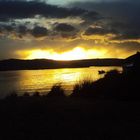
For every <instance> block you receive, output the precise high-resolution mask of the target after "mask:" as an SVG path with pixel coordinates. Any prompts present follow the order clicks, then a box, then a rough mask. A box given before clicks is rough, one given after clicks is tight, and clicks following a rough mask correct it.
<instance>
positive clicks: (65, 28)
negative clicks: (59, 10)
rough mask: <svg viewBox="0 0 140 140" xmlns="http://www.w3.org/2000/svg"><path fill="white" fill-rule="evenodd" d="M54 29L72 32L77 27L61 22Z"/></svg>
mask: <svg viewBox="0 0 140 140" xmlns="http://www.w3.org/2000/svg"><path fill="white" fill-rule="evenodd" d="M54 30H55V31H58V32H72V31H75V28H74V27H73V26H72V25H69V24H65V23H61V24H57V25H56V26H55V28H54Z"/></svg>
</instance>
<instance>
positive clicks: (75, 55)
mask: <svg viewBox="0 0 140 140" xmlns="http://www.w3.org/2000/svg"><path fill="white" fill-rule="evenodd" d="M105 54H106V51H105V50H96V49H89V50H86V49H84V48H81V47H76V48H74V49H73V50H71V51H67V52H63V53H59V52H54V51H52V50H33V51H30V52H29V55H28V56H27V57H26V59H42V58H45V59H53V60H81V59H91V58H104V57H105Z"/></svg>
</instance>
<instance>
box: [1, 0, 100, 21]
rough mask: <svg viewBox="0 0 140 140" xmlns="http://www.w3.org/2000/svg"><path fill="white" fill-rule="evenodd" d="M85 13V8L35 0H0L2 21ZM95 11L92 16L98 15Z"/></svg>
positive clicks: (64, 16)
mask: <svg viewBox="0 0 140 140" xmlns="http://www.w3.org/2000/svg"><path fill="white" fill-rule="evenodd" d="M87 13H89V12H88V11H87V10H83V9H79V8H72V9H71V8H64V7H57V6H53V5H48V4H46V3H44V2H37V1H0V20H3V21H6V20H9V19H22V18H33V17H35V16H36V15H41V16H43V17H51V18H66V17H76V16H81V17H83V16H84V15H85V14H87ZM92 13H93V12H92ZM95 13H96V12H95ZM95 13H94V16H99V15H98V14H97V13H96V14H95ZM83 18H84V17H83Z"/></svg>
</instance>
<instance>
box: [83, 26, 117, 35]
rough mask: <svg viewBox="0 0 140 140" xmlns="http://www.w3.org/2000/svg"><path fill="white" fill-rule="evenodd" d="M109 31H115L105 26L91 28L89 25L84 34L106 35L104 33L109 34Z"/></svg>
mask: <svg viewBox="0 0 140 140" xmlns="http://www.w3.org/2000/svg"><path fill="white" fill-rule="evenodd" d="M110 33H115V31H113V30H108V29H105V28H97V27H96V28H92V27H89V28H88V29H87V30H86V31H85V33H84V35H106V34H110Z"/></svg>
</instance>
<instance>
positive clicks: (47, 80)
mask: <svg viewBox="0 0 140 140" xmlns="http://www.w3.org/2000/svg"><path fill="white" fill-rule="evenodd" d="M112 69H118V70H119V71H121V70H122V69H121V67H90V68H67V69H50V70H24V71H8V72H0V93H1V95H0V96H5V95H6V94H8V93H10V92H12V91H17V92H18V93H19V94H23V93H24V92H29V93H33V92H35V91H39V92H41V93H42V94H47V92H48V91H49V90H50V88H51V87H52V85H54V84H56V83H61V84H62V86H63V87H64V89H65V90H66V91H67V92H66V93H67V94H70V92H71V90H72V88H73V85H74V84H75V83H77V82H79V81H82V80H83V79H92V80H93V81H95V80H98V79H99V78H101V77H103V76H104V75H99V74H98V71H99V70H105V71H109V70H112Z"/></svg>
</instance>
